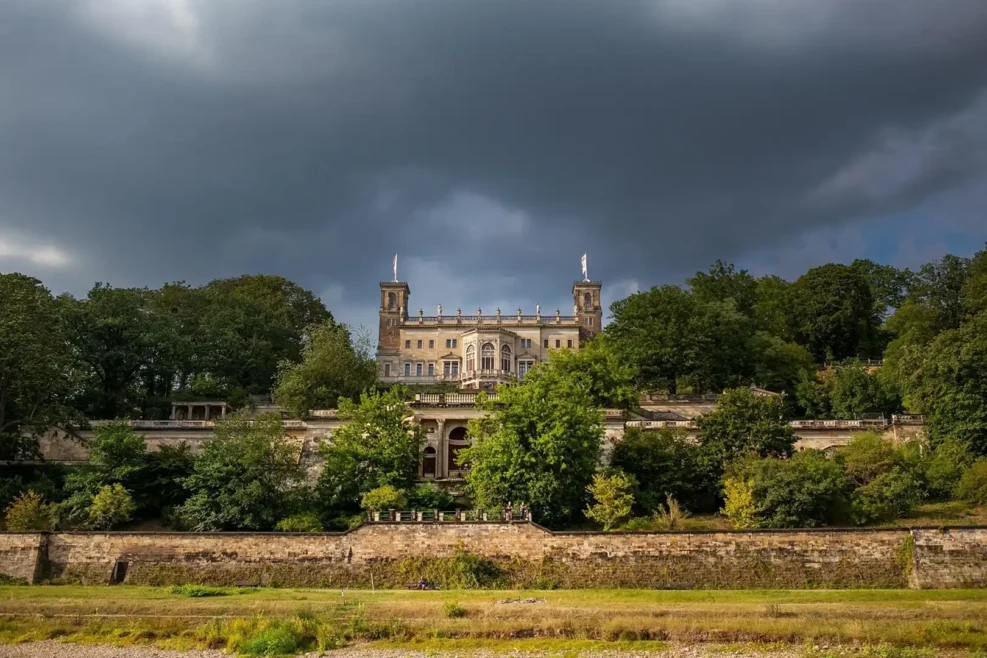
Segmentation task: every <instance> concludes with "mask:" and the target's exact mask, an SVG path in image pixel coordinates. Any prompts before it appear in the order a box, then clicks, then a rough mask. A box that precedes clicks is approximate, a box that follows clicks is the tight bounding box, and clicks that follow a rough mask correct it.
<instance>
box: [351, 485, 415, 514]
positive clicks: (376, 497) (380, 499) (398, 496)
mask: <svg viewBox="0 0 987 658" xmlns="http://www.w3.org/2000/svg"><path fill="white" fill-rule="evenodd" d="M360 507H361V508H363V509H365V510H367V511H369V512H378V511H380V510H384V509H393V510H401V509H407V507H408V495H407V494H406V493H405V492H404V491H402V490H401V489H397V488H395V487H393V486H391V485H389V484H385V485H384V486H383V487H377V488H376V489H371V490H370V491H368V492H367V493H365V494H363V498H362V499H361V500H360Z"/></svg>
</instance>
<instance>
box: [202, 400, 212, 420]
mask: <svg viewBox="0 0 987 658" xmlns="http://www.w3.org/2000/svg"><path fill="white" fill-rule="evenodd" d="M205 407H206V412H205V415H204V416H203V417H202V420H209V412H210V411H211V410H212V407H210V406H209V405H208V404H207V405H205Z"/></svg>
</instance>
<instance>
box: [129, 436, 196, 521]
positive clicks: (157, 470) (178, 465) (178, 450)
mask: <svg viewBox="0 0 987 658" xmlns="http://www.w3.org/2000/svg"><path fill="white" fill-rule="evenodd" d="M145 463H146V466H145V468H144V472H143V476H142V481H141V484H140V485H135V490H136V491H138V492H140V494H141V495H140V496H139V498H140V500H141V503H142V504H143V505H144V506H145V508H146V509H149V510H151V511H153V512H155V513H163V514H165V515H167V514H169V513H170V512H171V511H172V510H173V509H174V508H176V507H178V506H179V505H181V504H182V503H183V502H185V499H186V498H187V497H188V492H187V491H186V490H185V480H186V479H188V477H189V476H190V475H192V471H193V470H194V469H195V456H194V455H193V454H192V451H191V450H190V449H189V446H188V444H187V443H181V444H180V445H177V446H167V445H165V446H161V447H160V448H158V449H157V450H156V451H154V452H149V453H147V458H146V462H145Z"/></svg>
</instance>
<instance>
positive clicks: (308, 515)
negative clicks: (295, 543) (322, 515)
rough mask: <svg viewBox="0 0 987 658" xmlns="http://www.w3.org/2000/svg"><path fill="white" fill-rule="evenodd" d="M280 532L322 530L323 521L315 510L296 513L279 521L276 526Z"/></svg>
mask: <svg viewBox="0 0 987 658" xmlns="http://www.w3.org/2000/svg"><path fill="white" fill-rule="evenodd" d="M274 529H275V530H277V531H278V532H322V530H323V527H322V521H320V520H319V516H318V515H317V514H315V513H313V512H304V513H302V514H295V515H294V516H289V517H287V518H284V519H281V520H280V521H278V524H277V525H276V526H274Z"/></svg>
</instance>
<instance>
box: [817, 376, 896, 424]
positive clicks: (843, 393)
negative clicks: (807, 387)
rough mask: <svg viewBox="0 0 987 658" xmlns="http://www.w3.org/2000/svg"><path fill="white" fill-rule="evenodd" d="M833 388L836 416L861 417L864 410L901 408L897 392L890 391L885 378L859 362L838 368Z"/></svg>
mask: <svg viewBox="0 0 987 658" xmlns="http://www.w3.org/2000/svg"><path fill="white" fill-rule="evenodd" d="M831 381H832V388H831V389H830V406H831V408H832V410H833V416H834V417H836V418H861V417H862V416H863V415H864V414H869V413H883V414H885V415H890V414H892V413H896V412H898V411H899V406H900V403H899V401H898V400H897V398H896V396H895V395H894V394H892V393H890V392H889V391H887V390H886V389H885V387H884V385H883V384H882V382H881V379H880V378H879V377H878V376H877V375H876V374H874V373H872V372H869V371H868V370H867V369H866V368H864V367H863V366H862V365H860V364H859V363H850V364H848V365H846V366H841V367H839V368H837V369H836V374H835V376H834V377H833V378H832V380H831Z"/></svg>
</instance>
